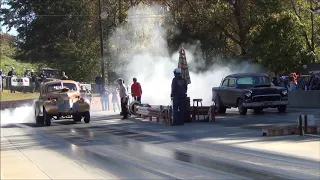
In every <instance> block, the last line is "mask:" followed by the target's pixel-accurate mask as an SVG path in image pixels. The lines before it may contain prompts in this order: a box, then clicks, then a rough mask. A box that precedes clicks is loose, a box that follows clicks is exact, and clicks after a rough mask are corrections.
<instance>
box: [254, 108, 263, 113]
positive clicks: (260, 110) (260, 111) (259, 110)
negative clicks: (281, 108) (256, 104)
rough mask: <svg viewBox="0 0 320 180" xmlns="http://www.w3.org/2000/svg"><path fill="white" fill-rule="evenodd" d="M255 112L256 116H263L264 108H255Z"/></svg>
mask: <svg viewBox="0 0 320 180" xmlns="http://www.w3.org/2000/svg"><path fill="white" fill-rule="evenodd" d="M253 112H254V113H255V114H261V113H262V112H263V108H254V109H253Z"/></svg>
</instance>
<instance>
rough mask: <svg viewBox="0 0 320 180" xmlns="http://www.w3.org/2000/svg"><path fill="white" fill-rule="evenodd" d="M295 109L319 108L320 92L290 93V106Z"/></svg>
mask: <svg viewBox="0 0 320 180" xmlns="http://www.w3.org/2000/svg"><path fill="white" fill-rule="evenodd" d="M288 107H294V108H319V111H320V91H319V90H318V91H289V106H288Z"/></svg>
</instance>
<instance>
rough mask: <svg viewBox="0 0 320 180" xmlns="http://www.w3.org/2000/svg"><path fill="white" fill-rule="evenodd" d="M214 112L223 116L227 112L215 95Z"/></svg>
mask: <svg viewBox="0 0 320 180" xmlns="http://www.w3.org/2000/svg"><path fill="white" fill-rule="evenodd" d="M214 103H215V107H216V108H215V112H216V113H219V114H224V113H226V111H227V108H226V107H225V106H223V105H222V104H221V100H220V97H219V96H218V95H217V97H216V99H215V101H214Z"/></svg>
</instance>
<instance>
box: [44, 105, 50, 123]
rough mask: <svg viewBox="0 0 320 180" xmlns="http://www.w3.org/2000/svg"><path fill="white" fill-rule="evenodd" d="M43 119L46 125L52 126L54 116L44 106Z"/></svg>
mask: <svg viewBox="0 0 320 180" xmlns="http://www.w3.org/2000/svg"><path fill="white" fill-rule="evenodd" d="M43 120H44V124H45V125H46V126H51V120H52V116H51V115H50V114H48V113H47V111H46V109H45V108H43Z"/></svg>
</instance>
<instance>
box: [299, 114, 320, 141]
mask: <svg viewBox="0 0 320 180" xmlns="http://www.w3.org/2000/svg"><path fill="white" fill-rule="evenodd" d="M298 123H299V125H298V128H299V135H300V136H314V137H320V136H319V135H314V133H317V128H318V127H317V126H316V125H315V122H314V116H313V115H299V118H298Z"/></svg>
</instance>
